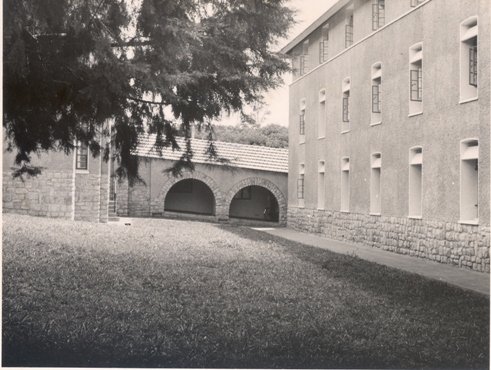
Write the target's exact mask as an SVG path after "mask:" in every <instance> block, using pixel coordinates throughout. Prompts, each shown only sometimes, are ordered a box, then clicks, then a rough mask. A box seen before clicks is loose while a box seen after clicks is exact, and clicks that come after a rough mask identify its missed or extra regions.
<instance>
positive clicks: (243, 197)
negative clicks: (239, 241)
mask: <svg viewBox="0 0 491 370" xmlns="http://www.w3.org/2000/svg"><path fill="white" fill-rule="evenodd" d="M229 217H230V218H240V219H246V220H261V221H273V222H278V221H279V207H278V201H277V200H276V197H275V196H274V194H273V193H272V192H270V191H269V190H268V189H266V188H264V187H262V186H257V185H250V186H246V187H244V188H242V189H240V190H239V191H238V192H237V193H236V194H235V195H234V197H233V198H232V201H231V202H230V209H229Z"/></svg>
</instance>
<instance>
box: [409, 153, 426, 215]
mask: <svg viewBox="0 0 491 370" xmlns="http://www.w3.org/2000/svg"><path fill="white" fill-rule="evenodd" d="M422 194H423V149H422V148H421V147H415V148H411V149H410V150H409V217H421V214H422Z"/></svg>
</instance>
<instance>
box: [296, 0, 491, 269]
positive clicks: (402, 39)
mask: <svg viewBox="0 0 491 370" xmlns="http://www.w3.org/2000/svg"><path fill="white" fill-rule="evenodd" d="M351 3H352V8H353V18H354V25H353V28H354V36H353V37H354V44H353V45H352V46H351V47H349V48H344V49H343V50H341V51H338V50H335V52H334V53H333V54H330V55H329V58H330V59H328V60H327V62H324V63H320V61H319V60H316V58H315V53H316V51H315V50H316V48H317V44H318V41H319V38H318V37H319V35H321V33H320V32H319V29H320V28H318V29H317V30H315V31H314V32H313V33H312V34H311V35H307V36H306V38H307V39H309V45H310V46H311V48H312V49H309V54H310V55H309V58H310V60H311V62H312V64H311V65H310V70H309V71H308V72H306V73H305V74H303V75H302V76H300V75H298V74H296V75H294V81H293V83H292V84H291V86H290V127H289V135H290V157H289V184H288V185H289V199H288V204H289V218H288V223H289V225H290V226H292V227H295V228H298V229H302V230H309V231H314V232H320V233H322V234H324V235H327V236H329V237H333V238H336V239H345V240H351V241H355V242H362V243H365V244H369V245H373V246H377V247H381V248H386V249H391V250H394V251H396V252H400V253H407V254H413V255H417V256H420V257H426V258H430V259H434V260H439V261H442V262H448V263H453V264H458V265H461V266H465V267H469V268H473V269H476V270H479V271H489V183H490V178H489V168H490V162H489V152H490V150H489V132H490V126H489V122H490V116H489V102H490V96H489V91H490V86H489V83H490V65H489V60H490V47H489V46H490V44H491V42H490V41H491V40H490V32H489V30H490V27H489V19H490V17H489V2H487V1H485V0H481V1H478V0H474V1H473V0H465V1H459V2H452V4H451V5H450V4H448V2H446V1H444V0H430V1H426V2H424V3H423V4H421V5H420V6H418V7H415V8H411V7H410V6H409V3H410V1H409V0H408V1H405V0H397V1H385V3H386V7H385V12H386V22H385V25H384V26H382V27H381V28H380V29H379V30H377V31H372V29H371V23H370V27H369V26H368V24H369V23H368V22H369V21H370V22H371V17H372V13H371V11H372V8H371V5H372V4H373V2H372V1H361V0H359V1H354V2H351ZM351 3H350V2H347V6H348V7H350V6H351ZM406 3H407V4H406ZM406 5H407V7H406ZM345 13H346V8H343V9H341V10H340V11H339V12H338V13H335V14H333V16H332V17H331V18H330V19H328V20H326V22H327V23H329V28H330V30H332V32H331V33H330V35H329V43H331V40H333V38H337V41H335V40H334V41H332V44H333V45H334V49H336V48H338V49H339V39H340V38H343V37H344V32H343V27H341V26H336V24H337V23H336V22H341V23H340V24H341V25H343V19H344V18H345V15H344V14H345ZM473 16H477V18H478V20H477V24H478V52H477V58H478V64H477V68H478V87H477V98H476V99H467V98H463V97H462V96H461V95H462V94H461V92H460V91H461V87H460V86H461V82H460V81H461V76H460V75H461V73H460V65H461V47H462V42H461V23H462V22H463V21H465V20H466V19H469V17H473ZM357 20H358V21H357ZM390 22H392V23H390ZM331 24H332V25H333V26H332V28H331ZM357 27H358V29H359V30H365V32H366V33H365V34H364V35H363V34H361V31H360V32H357V31H356V28H357ZM301 43H302V42H301ZM418 43H422V86H423V88H422V103H421V104H420V106H419V107H418V109H416V110H415V109H414V106H412V109H413V110H411V106H410V105H411V104H412V103H410V83H409V80H410V72H409V70H410V68H412V67H410V57H411V56H412V55H413V54H414V53H415V52H413V51H410V48H411V47H412V46H413V45H416V44H418ZM336 45H337V46H336ZM298 47H299V46H295V47H293V48H292V49H291V50H290V51H289V53H290V54H291V55H296V53H297V52H298ZM415 50H417V49H415ZM311 57H312V58H311ZM464 62H468V61H466V60H464ZM376 63H380V65H381V86H380V90H381V94H380V96H381V104H380V107H381V113H380V114H379V116H378V118H377V119H376V120H374V118H373V117H372V102H373V101H372V85H373V80H372V77H373V76H374V75H373V69H372V67H373V66H374V64H376ZM304 72H305V71H304ZM347 78H348V79H349V124H347V123H346V122H343V89H344V90H345V92H346V79H347ZM323 90H325V92H323ZM324 95H325V98H324V97H323V96H324ZM323 99H325V102H324V103H320V100H323ZM463 100H468V101H466V102H463ZM323 104H325V108H323V107H322V105H323ZM323 109H325V113H324V112H323ZM302 111H303V113H302ZM301 114H304V122H305V123H304V126H305V127H304V135H301V134H300V132H301V130H300V125H302V123H301V122H300V121H301V119H300V115H301ZM322 120H325V122H324V127H322V126H319V122H321V123H322ZM466 139H477V140H478V148H479V149H478V157H479V159H478V162H479V166H478V168H479V171H478V173H479V177H478V185H479V187H478V200H477V202H476V204H478V221H477V220H474V219H473V220H463V219H462V211H461V208H462V207H461V188H462V186H461V179H462V176H461V165H462V161H461V153H462V145H461V141H462V140H466ZM414 147H421V148H422V158H423V160H422V166H421V167H422V187H421V188H422V192H421V196H422V202H421V205H422V209H421V213H420V214H419V215H418V216H419V217H409V216H410V213H409V206H410V205H409V202H410V201H409V199H410V197H409V182H410V179H409V177H410V168H409V167H410V166H409V161H410V155H411V154H410V149H411V148H414ZM374 153H380V155H381V169H380V191H379V199H380V209H379V210H378V211H376V212H374V211H373V209H372V212H371V204H370V203H371V200H370V193H371V182H372V181H373V175H372V173H373V171H372V163H373V162H372V157H371V156H372V154H374ZM343 158H349V186H348V189H349V193H348V203H349V206H348V207H347V208H346V206H345V205H343V206H342V204H341V198H342V196H341V194H342V192H343V189H344V190H345V189H346V188H345V185H343V180H342V166H343V162H342V160H343ZM321 161H322V162H321ZM320 167H322V171H323V176H322V177H323V178H324V180H323V182H324V187H323V190H322V189H319V186H322V182H321V180H320V175H319V171H320V170H319V169H320ZM476 168H477V166H476ZM301 172H303V173H304V174H303V176H304V181H303V183H304V184H303V188H304V189H303V199H299V186H300V185H299V178H300V177H301ZM319 197H321V198H322V199H323V202H321V203H322V204H319ZM372 204H373V202H372ZM370 213H372V214H370ZM341 220H342V221H341ZM455 234H457V236H456V235H455Z"/></svg>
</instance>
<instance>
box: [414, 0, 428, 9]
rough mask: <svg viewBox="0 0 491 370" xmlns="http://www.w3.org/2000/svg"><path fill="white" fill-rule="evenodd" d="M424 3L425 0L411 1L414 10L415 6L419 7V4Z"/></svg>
mask: <svg viewBox="0 0 491 370" xmlns="http://www.w3.org/2000/svg"><path fill="white" fill-rule="evenodd" d="M424 1H425V0H411V6H412V7H413V8H414V7H415V6H418V5H419V4H421V3H422V2H424Z"/></svg>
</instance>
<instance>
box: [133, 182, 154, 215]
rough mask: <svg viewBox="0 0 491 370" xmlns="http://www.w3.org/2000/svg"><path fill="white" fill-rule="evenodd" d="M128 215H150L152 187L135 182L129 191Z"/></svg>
mask: <svg viewBox="0 0 491 370" xmlns="http://www.w3.org/2000/svg"><path fill="white" fill-rule="evenodd" d="M128 215H129V216H136V217H148V216H151V214H150V187H148V186H146V185H145V184H141V183H138V184H134V185H133V186H132V187H130V188H129V191H128Z"/></svg>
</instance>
